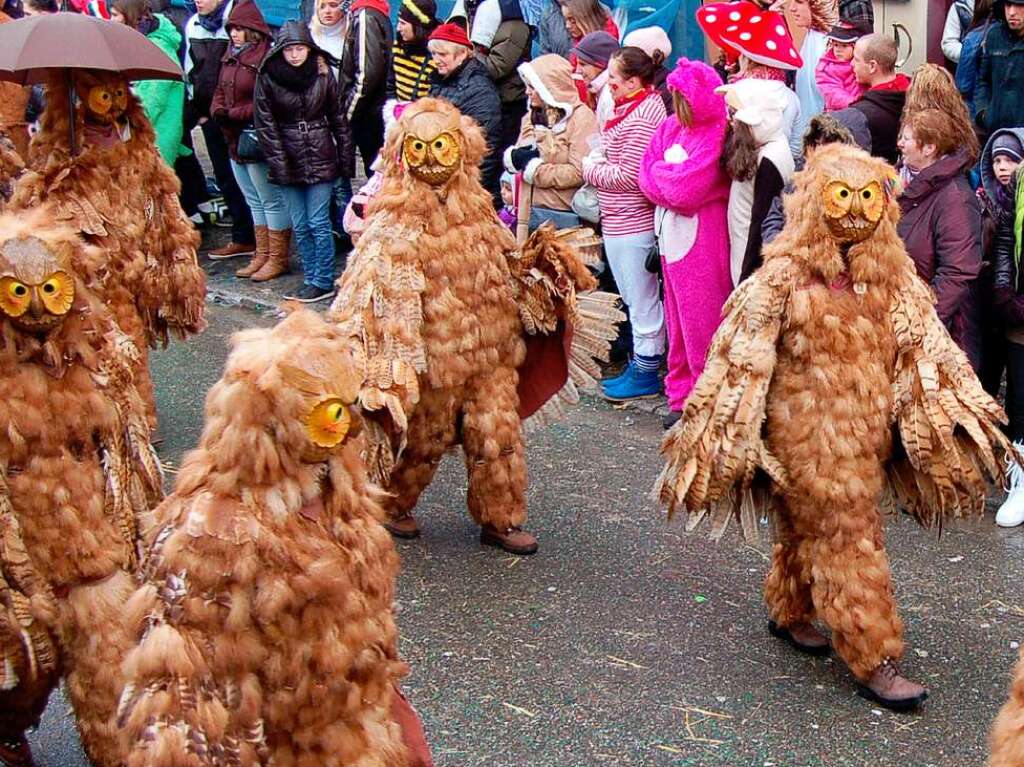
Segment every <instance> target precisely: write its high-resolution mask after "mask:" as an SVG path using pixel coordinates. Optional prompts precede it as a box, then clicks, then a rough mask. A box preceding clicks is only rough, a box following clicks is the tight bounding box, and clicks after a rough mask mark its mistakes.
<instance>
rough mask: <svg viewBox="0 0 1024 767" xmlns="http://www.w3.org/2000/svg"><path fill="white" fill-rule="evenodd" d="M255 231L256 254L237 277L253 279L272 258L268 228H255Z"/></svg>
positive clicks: (236, 273) (236, 274)
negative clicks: (268, 258)
mask: <svg viewBox="0 0 1024 767" xmlns="http://www.w3.org/2000/svg"><path fill="white" fill-rule="evenodd" d="M253 231H254V232H256V252H255V253H254V254H253V257H252V261H250V262H249V263H248V264H246V265H245V266H243V267H242V268H241V269H238V270H237V271H236V272H235V276H236V277H252V276H253V275H254V274H256V272H258V271H259V270H260V267H262V266H263V265H264V264H265V263H267V257H268V256H270V232H269V230H268V229H267V227H265V226H254V227H253Z"/></svg>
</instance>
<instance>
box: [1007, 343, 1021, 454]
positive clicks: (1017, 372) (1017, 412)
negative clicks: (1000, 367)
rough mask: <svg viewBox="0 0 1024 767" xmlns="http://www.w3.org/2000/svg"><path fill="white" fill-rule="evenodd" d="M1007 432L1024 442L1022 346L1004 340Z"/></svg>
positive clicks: (1016, 439)
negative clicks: (1008, 421)
mask: <svg viewBox="0 0 1024 767" xmlns="http://www.w3.org/2000/svg"><path fill="white" fill-rule="evenodd" d="M1006 415H1007V417H1008V418H1009V420H1010V423H1009V427H1008V428H1007V433H1008V435H1009V437H1010V439H1012V440H1013V441H1014V442H1024V346H1022V345H1021V344H1015V343H1012V342H1011V341H1007V342H1006Z"/></svg>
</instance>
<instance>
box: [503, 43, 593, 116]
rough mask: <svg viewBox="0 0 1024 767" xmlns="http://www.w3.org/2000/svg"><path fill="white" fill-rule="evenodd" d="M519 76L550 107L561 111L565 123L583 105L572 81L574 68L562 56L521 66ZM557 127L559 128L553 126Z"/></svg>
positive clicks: (550, 57) (551, 54)
mask: <svg viewBox="0 0 1024 767" xmlns="http://www.w3.org/2000/svg"><path fill="white" fill-rule="evenodd" d="M519 76H520V77H521V78H523V82H524V83H526V84H527V85H529V86H530V87H531V88H533V89H534V90H535V91H537V93H538V94H539V95H540V97H541V99H542V100H543V101H544V103H545V104H547V105H548V106H549V107H553V108H555V109H560V110H561V111H562V114H563V117H562V120H561V121H560V122H559V125H562V124H563V123H565V121H566V120H568V118H569V117H570V116H571V115H572V113H573V110H574V109H576V107H578V106H579V105H580V104H581V103H583V102H581V101H580V95H579V91H577V90H576V84H575V83H574V82H573V79H572V66H571V65H570V64H569V62H568V61H567V60H566V59H564V58H563V57H562V56H559V55H557V54H554V53H549V54H546V55H544V56H540V57H538V58H536V59H534V60H533V61H527V62H524V63H522V64H520V65H519ZM553 127H557V126H553Z"/></svg>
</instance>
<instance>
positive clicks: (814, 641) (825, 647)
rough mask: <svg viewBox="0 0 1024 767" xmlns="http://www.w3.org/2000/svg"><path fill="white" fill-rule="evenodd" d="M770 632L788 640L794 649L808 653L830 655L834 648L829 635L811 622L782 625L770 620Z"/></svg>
mask: <svg viewBox="0 0 1024 767" xmlns="http://www.w3.org/2000/svg"><path fill="white" fill-rule="evenodd" d="M768 633H769V634H771V635H772V636H773V637H776V638H778V639H782V640H784V641H786V642H788V643H789V645H790V646H791V647H792V648H793V649H795V650H798V651H799V652H802V653H806V654H807V655H828V653H829V651H830V650H831V649H832V646H831V645H830V644H829V641H828V637H826V636H825V635H824V634H822V633H821V632H820V631H818V629H817V628H815V627H814V626H813V625H812V624H810V623H794V624H792V625H790V626H780V625H779V624H778V623H776V622H775V621H768Z"/></svg>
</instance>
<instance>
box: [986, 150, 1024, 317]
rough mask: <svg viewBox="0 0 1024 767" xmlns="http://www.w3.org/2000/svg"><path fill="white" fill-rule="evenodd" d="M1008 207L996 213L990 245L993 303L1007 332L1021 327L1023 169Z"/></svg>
mask: <svg viewBox="0 0 1024 767" xmlns="http://www.w3.org/2000/svg"><path fill="white" fill-rule="evenodd" d="M1007 191H1008V192H1009V200H1010V204H1009V205H1007V206H1006V207H1005V208H1003V209H1002V210H1001V211H1000V212H999V218H998V221H997V223H996V231H995V239H994V242H993V245H992V253H993V258H994V259H995V271H996V274H995V303H996V307H997V308H998V309H999V311H1000V313H1001V314H1002V315H1003V317H1004V318H1005V319H1006V323H1007V326H1008V329H1012V328H1020V327H1021V326H1024V295H1021V294H1022V293H1024V280H1022V279H1021V275H1020V259H1021V253H1022V246H1024V166H1021V167H1019V168H1018V169H1017V172H1016V173H1014V174H1013V179H1012V180H1011V181H1010V186H1009V189H1008V190H1007Z"/></svg>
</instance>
